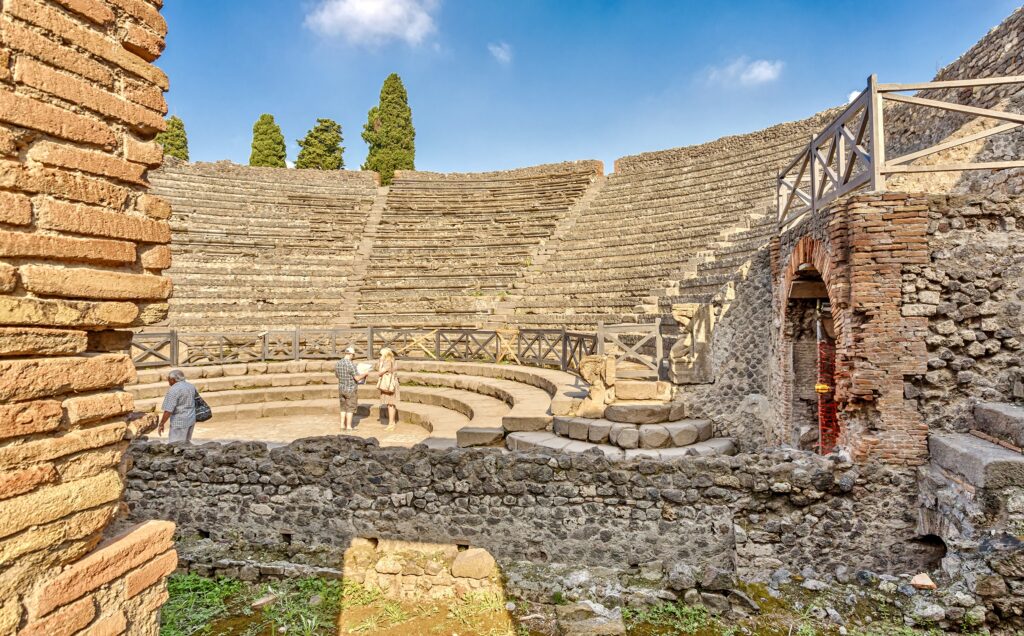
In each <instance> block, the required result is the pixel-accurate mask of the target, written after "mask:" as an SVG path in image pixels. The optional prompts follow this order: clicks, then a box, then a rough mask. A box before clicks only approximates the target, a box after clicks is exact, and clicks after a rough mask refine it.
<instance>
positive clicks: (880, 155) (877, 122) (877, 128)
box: [868, 73, 885, 191]
mask: <svg viewBox="0 0 1024 636" xmlns="http://www.w3.org/2000/svg"><path fill="white" fill-rule="evenodd" d="M868 90H869V91H870V92H871V95H870V97H869V99H868V109H869V110H868V115H869V116H870V117H871V120H870V121H871V149H870V153H871V187H870V189H871V190H873V191H877V190H885V172H884V170H885V131H884V130H883V128H882V127H883V121H882V108H883V101H882V100H883V97H882V93H879V92H878V76H877V75H875V74H874V73H872V74H871V76H870V77H869V78H868Z"/></svg>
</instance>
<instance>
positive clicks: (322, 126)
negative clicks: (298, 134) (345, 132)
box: [295, 119, 345, 170]
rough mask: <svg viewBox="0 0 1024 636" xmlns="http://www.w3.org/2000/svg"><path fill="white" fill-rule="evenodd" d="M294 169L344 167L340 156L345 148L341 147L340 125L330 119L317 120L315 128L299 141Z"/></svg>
mask: <svg viewBox="0 0 1024 636" xmlns="http://www.w3.org/2000/svg"><path fill="white" fill-rule="evenodd" d="M298 141H299V146H300V147H301V148H302V150H300V151H299V156H298V158H296V159H295V167H296V168H315V169H317V170H340V169H341V168H344V167H345V160H344V159H343V158H342V154H343V153H344V152H345V148H344V147H343V146H342V145H341V125H340V124H339V123H338V122H336V121H334V120H332V119H317V120H316V126H313V128H311V129H310V131H309V132H308V133H306V137H305V139H299V140H298Z"/></svg>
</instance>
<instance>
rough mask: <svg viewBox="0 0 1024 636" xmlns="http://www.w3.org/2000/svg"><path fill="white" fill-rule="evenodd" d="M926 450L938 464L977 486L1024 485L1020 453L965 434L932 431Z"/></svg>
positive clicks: (1023, 460) (1023, 470)
mask: <svg viewBox="0 0 1024 636" xmlns="http://www.w3.org/2000/svg"><path fill="white" fill-rule="evenodd" d="M928 453H929V454H930V455H931V461H932V462H933V463H935V464H936V465H938V466H941V467H942V468H944V469H946V470H948V471H950V472H952V473H956V474H958V475H962V476H963V477H964V478H965V479H966V480H967V481H968V482H969V483H970V484H971V485H973V486H975V487H977V488H1006V487H1008V486H1024V455H1022V454H1020V453H1018V452H1016V451H1012V450H1009V449H1007V448H1003V447H1002V446H999V445H998V444H993V443H992V442H988V441H985V440H983V439H981V438H979V437H975V436H974V435H969V434H966V433H933V434H931V435H929V436H928Z"/></svg>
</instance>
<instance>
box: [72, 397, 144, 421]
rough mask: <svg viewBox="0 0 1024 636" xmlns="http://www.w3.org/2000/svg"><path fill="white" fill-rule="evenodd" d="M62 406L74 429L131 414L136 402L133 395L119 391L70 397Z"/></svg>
mask: <svg viewBox="0 0 1024 636" xmlns="http://www.w3.org/2000/svg"><path fill="white" fill-rule="evenodd" d="M62 406H63V407H64V412H65V418H66V422H67V424H68V425H69V426H72V427H74V426H81V425H82V424H91V423H93V422H99V421H101V420H106V419H110V418H112V417H116V416H118V415H124V414H125V413H130V412H131V411H132V409H133V408H134V406H135V400H133V399H132V394H131V393H126V392H123V391H118V392H107V393H99V394H96V395H83V396H81V397H70V398H68V399H66V400H64V402H63V404H62Z"/></svg>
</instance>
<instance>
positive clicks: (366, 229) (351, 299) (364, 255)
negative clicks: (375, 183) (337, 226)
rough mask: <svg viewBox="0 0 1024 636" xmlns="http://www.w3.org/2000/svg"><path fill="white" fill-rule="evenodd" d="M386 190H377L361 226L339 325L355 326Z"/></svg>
mask: <svg viewBox="0 0 1024 636" xmlns="http://www.w3.org/2000/svg"><path fill="white" fill-rule="evenodd" d="M388 190H389V188H388V187H387V186H381V187H378V188H377V194H376V196H375V197H374V199H373V207H371V208H370V213H369V214H368V215H367V217H366V225H364V226H363V234H362V236H361V238H360V241H359V248H358V249H357V250H356V253H355V258H354V260H353V261H352V274H351V275H350V276H349V287H348V288H349V294H348V298H346V299H345V303H344V305H343V306H342V309H343V311H344V314H343V320H342V322H341V324H345V325H354V324H355V313H356V308H357V307H359V299H360V297H361V294H362V288H363V283H364V282H365V281H366V271H367V269H368V265H369V264H370V255H371V254H372V253H373V246H374V243H375V242H376V240H377V228H378V227H379V226H380V219H381V217H382V216H383V215H384V208H385V206H386V205H387V201H388Z"/></svg>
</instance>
